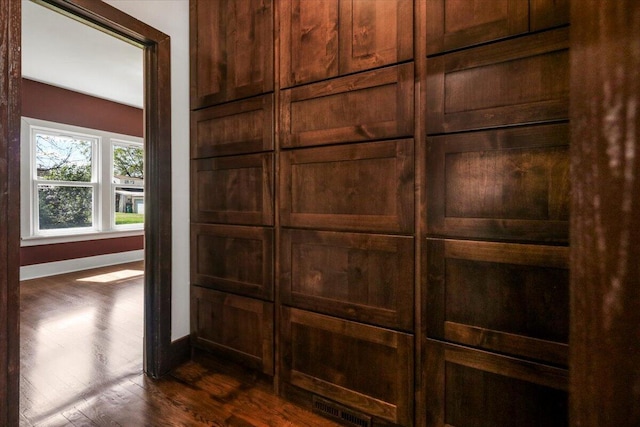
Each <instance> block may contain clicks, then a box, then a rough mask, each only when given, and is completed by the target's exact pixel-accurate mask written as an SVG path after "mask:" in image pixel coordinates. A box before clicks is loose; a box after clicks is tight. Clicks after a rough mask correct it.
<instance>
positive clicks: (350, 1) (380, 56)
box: [338, 0, 413, 75]
mask: <svg viewBox="0 0 640 427" xmlns="http://www.w3.org/2000/svg"><path fill="white" fill-rule="evenodd" d="M412 24H413V2H412V0H393V1H375V2H371V1H367V0H341V1H340V25H339V30H338V31H339V34H340V35H339V38H340V43H339V45H340V64H339V69H340V74H341V75H344V74H348V73H354V72H357V71H364V70H369V69H372V68H378V67H381V66H384V65H390V64H395V63H398V62H403V61H407V60H410V59H412V58H413V25H412Z"/></svg>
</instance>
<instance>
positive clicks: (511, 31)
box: [426, 0, 529, 55]
mask: <svg viewBox="0 0 640 427" xmlns="http://www.w3.org/2000/svg"><path fill="white" fill-rule="evenodd" d="M426 15H427V54H428V55H432V54H436V53H442V52H446V51H449V50H453V49H459V48H463V47H469V46H473V45H476V44H480V43H483V42H488V41H493V40H498V39H501V38H505V37H509V36H514V35H518V34H523V33H526V32H527V31H528V30H529V0H494V1H485V0H427V13H426Z"/></svg>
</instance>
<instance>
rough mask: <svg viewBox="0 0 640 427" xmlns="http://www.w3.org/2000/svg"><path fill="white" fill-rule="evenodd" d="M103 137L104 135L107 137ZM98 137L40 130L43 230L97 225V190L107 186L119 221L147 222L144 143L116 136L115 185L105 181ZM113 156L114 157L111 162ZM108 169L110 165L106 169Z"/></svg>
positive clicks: (38, 173) (38, 150)
mask: <svg viewBox="0 0 640 427" xmlns="http://www.w3.org/2000/svg"><path fill="white" fill-rule="evenodd" d="M103 142H104V141H103ZM99 143H100V141H99V140H98V138H91V137H87V138H84V137H81V136H79V135H78V136H68V135H59V134H56V133H55V132H46V131H42V132H36V133H35V135H34V148H35V169H36V171H35V177H34V184H35V191H36V193H37V196H36V200H37V205H38V206H37V217H38V219H37V226H38V229H39V230H64V229H74V228H93V227H94V221H96V219H95V218H96V213H95V210H96V200H97V198H98V197H99V194H98V192H99V191H107V192H108V191H109V188H111V200H112V203H114V205H112V206H113V211H112V212H114V217H115V221H114V222H115V225H127V224H142V223H144V150H143V148H142V145H141V144H133V143H126V142H113V144H112V149H111V158H110V159H104V160H106V161H103V162H102V165H101V166H102V168H105V167H106V168H109V167H110V165H113V169H112V170H113V174H112V180H111V186H110V187H109V184H108V181H107V182H105V183H104V184H105V185H102V186H101V184H100V183H101V179H100V177H99V167H98V164H97V162H99V159H98V156H97V155H96V154H97V153H98V150H99V145H98V144H99ZM109 160H111V163H110V162H109ZM107 170H108V169H107Z"/></svg>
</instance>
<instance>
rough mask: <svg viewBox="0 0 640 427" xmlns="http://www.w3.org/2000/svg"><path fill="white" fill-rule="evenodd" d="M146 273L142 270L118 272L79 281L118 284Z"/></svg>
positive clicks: (79, 280)
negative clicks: (120, 281)
mask: <svg viewBox="0 0 640 427" xmlns="http://www.w3.org/2000/svg"><path fill="white" fill-rule="evenodd" d="M143 274H144V271H142V270H118V271H114V272H112V273H106V274H98V275H97V276H90V277H83V278H81V279H78V282H96V283H109V282H117V281H119V280H123V279H130V278H132V277H138V276H142V275H143Z"/></svg>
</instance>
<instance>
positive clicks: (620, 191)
mask: <svg viewBox="0 0 640 427" xmlns="http://www.w3.org/2000/svg"><path fill="white" fill-rule="evenodd" d="M638 6H640V5H639V4H638V2H637V1H633V0H619V1H615V2H610V1H608V2H600V1H594V0H584V1H579V2H578V1H572V2H571V42H572V49H573V50H572V55H571V118H572V121H571V150H572V151H571V155H572V158H571V182H572V184H573V186H574V187H573V189H572V194H571V214H572V216H571V233H570V235H571V334H570V336H571V345H570V346H571V356H570V360H569V365H570V366H571V422H572V424H573V425H576V426H578V425H579V426H581V427H600V426H602V427H613V426H619V425H620V426H623V425H626V426H634V425H640V405H638V402H640V387H639V386H638V385H639V384H640V383H639V379H640V339H638V330H639V329H638V325H640V262H639V261H638V260H639V259H640V204H639V202H640V197H638V195H640V167H639V166H640V140H639V138H638V137H639V135H640V132H639V130H640V110H639V109H638V106H640V79H638V70H640V46H639V42H640V7H638ZM612 42H614V44H612ZM574 47H575V48H574Z"/></svg>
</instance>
